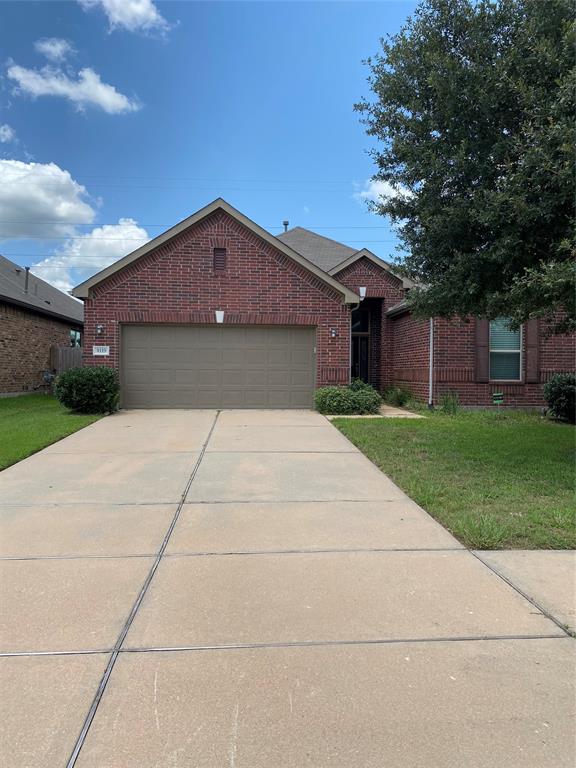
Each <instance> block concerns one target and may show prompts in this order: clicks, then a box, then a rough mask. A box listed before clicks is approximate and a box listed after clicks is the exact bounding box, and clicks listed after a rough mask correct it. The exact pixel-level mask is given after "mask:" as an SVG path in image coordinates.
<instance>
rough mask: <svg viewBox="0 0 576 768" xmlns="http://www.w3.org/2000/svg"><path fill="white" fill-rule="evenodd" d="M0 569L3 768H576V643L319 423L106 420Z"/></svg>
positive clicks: (156, 414) (52, 452)
mask: <svg viewBox="0 0 576 768" xmlns="http://www.w3.org/2000/svg"><path fill="white" fill-rule="evenodd" d="M0 556H1V558H2V559H1V560H0V570H1V575H0V586H1V595H0V600H1V606H2V611H1V614H0V625H1V632H0V636H1V648H0V650H1V651H2V657H1V658H0V668H1V675H2V682H1V685H2V696H1V699H0V750H2V753H1V754H0V765H7V766H8V765H9V766H14V768H36V767H38V768H40V766H42V768H58V767H59V766H69V768H71V766H78V768H153V767H154V768H175V767H178V766H181V767H185V768H305V767H306V766H308V767H309V768H328V767H329V766H330V768H333V767H336V768H383V767H384V766H390V768H421V766H427V768H450V766H454V767H455V768H463V767H464V766H465V768H500V766H504V765H505V766H507V768H515V767H516V766H518V768H520V767H521V768H548V767H549V768H563V767H564V766H566V768H572V767H573V765H574V760H575V756H576V755H575V751H574V735H575V731H574V721H573V719H572V717H573V713H572V712H571V709H572V708H573V702H574V697H573V693H574V692H573V683H574V671H573V670H574V666H573V661H574V656H573V647H574V646H573V642H574V641H573V640H572V639H571V638H569V637H568V636H567V635H566V633H565V632H564V630H563V629H562V628H561V626H560V623H559V622H557V621H554V620H553V619H552V618H550V617H549V615H545V614H544V613H543V612H542V611H540V610H539V609H538V608H537V607H536V605H535V604H534V603H532V602H531V601H530V600H528V599H527V598H526V597H524V596H523V595H522V594H520V592H519V591H517V590H516V589H515V588H514V587H513V586H511V584H510V583H509V582H508V581H507V580H505V579H503V578H502V577H501V576H500V575H499V574H497V573H496V572H495V570H494V569H492V568H491V567H489V565H488V564H486V563H488V562H489V560H488V558H486V563H485V562H482V561H481V560H480V559H479V558H478V557H476V556H475V554H474V553H471V552H468V551H466V550H464V549H463V548H462V547H461V546H460V545H459V544H458V542H457V541H455V540H454V539H453V538H452V537H451V536H450V535H449V534H448V533H447V532H446V531H445V530H444V529H443V528H442V527H441V526H440V525H438V524H437V523H436V522H435V521H434V520H432V519H431V518H430V517H429V516H428V515H427V514H426V513H424V512H423V511H422V510H421V509H420V508H419V507H418V506H417V505H416V504H414V503H413V502H412V501H410V500H409V499H408V498H407V497H406V496H405V495H404V494H403V493H402V492H401V491H400V490H399V489H398V488H397V487H396V486H395V485H394V484H393V483H392V482H391V481H390V480H389V479H388V478H387V477H386V476H385V475H383V474H382V473H381V472H380V471H379V470H378V469H376V467H374V466H373V465H372V464H371V463H370V462H369V461H368V460H367V459H366V458H365V457H364V456H362V455H361V454H360V453H359V452H358V451H357V450H356V449H355V448H354V447H353V446H352V445H351V444H350V443H349V442H348V441H347V440H346V439H345V438H344V437H343V436H342V435H340V433H339V432H337V431H336V429H334V427H333V426H332V425H331V424H330V423H329V422H328V421H327V420H326V419H325V418H323V417H321V416H319V415H318V414H315V413H312V412H305V411H301V412H288V411H276V412H273V411H272V412H271V411H267V412H258V411H224V412H221V413H216V412H213V411H210V412H209V411H146V412H145V411H132V412H130V411H127V412H121V413H119V414H116V415H114V416H111V417H108V418H106V419H104V420H102V421H100V422H98V423H96V424H94V425H92V426H90V427H88V428H86V429H84V430H82V431H81V432H79V433H77V434H75V435H72V436H71V437H69V438H66V439H65V440H62V441H61V442H59V443H57V444H55V445H53V446H51V447H50V448H48V449H46V450H44V451H42V452H41V453H39V454H37V455H35V456H32V457H31V458H29V459H27V460H25V461H23V462H21V463H20V464H18V465H16V466H14V467H12V468H10V469H8V470H6V471H5V472H3V473H1V474H0Z"/></svg>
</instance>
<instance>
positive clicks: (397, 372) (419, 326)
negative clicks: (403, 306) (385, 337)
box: [388, 313, 429, 401]
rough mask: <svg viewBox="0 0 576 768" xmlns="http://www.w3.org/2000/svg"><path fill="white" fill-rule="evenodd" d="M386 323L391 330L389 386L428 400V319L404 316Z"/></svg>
mask: <svg viewBox="0 0 576 768" xmlns="http://www.w3.org/2000/svg"><path fill="white" fill-rule="evenodd" d="M388 322H389V324H390V326H391V328H392V333H391V337H392V361H393V362H392V365H391V378H392V383H393V384H397V385H399V386H402V387H406V389H409V390H410V391H411V392H412V393H413V394H414V395H415V396H416V397H417V398H419V399H420V400H426V401H428V359H429V323H428V320H416V319H415V318H414V317H412V315H410V314H409V313H406V314H403V315H397V316H396V317H394V318H391V319H389V320H388Z"/></svg>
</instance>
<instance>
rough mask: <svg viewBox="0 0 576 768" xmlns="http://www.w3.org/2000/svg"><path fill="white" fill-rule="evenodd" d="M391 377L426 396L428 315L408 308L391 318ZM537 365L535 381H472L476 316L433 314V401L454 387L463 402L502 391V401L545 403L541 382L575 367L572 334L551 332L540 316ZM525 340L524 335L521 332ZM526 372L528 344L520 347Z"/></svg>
mask: <svg viewBox="0 0 576 768" xmlns="http://www.w3.org/2000/svg"><path fill="white" fill-rule="evenodd" d="M393 324H394V333H393V338H394V355H393V356H394V382H395V383H396V384H401V385H403V386H406V387H407V388H408V389H410V390H411V391H412V392H414V394H416V395H417V396H418V397H420V398H422V399H427V396H428V354H429V346H428V345H429V341H428V339H429V327H428V321H422V320H416V319H415V318H413V317H412V316H411V315H409V314H405V315H401V316H399V317H396V318H395V319H394V320H393ZM538 330H539V334H538V340H539V369H540V377H539V378H540V380H539V382H537V383H533V384H532V383H524V382H519V383H518V384H502V383H498V382H488V383H479V382H476V381H475V367H476V366H475V363H476V350H475V332H476V321H475V319H474V318H470V319H468V320H454V321H450V320H444V319H440V318H436V319H435V320H434V402H435V403H436V404H437V403H438V402H439V401H440V398H441V397H442V395H443V394H444V393H447V392H457V393H458V396H459V401H460V403H461V404H462V405H470V406H490V405H492V393H493V392H503V393H504V403H505V405H510V406H515V407H534V406H536V407H539V406H542V405H544V398H543V393H542V387H543V385H544V383H545V382H546V381H547V380H548V379H549V378H550V376H552V375H553V374H554V373H562V372H566V371H574V369H575V367H576V366H575V357H576V336H575V335H574V334H571V335H568V336H553V335H550V334H549V326H548V324H547V323H545V322H542V321H541V322H539V327H538ZM524 345H525V338H524ZM522 357H523V371H522V375H523V377H524V376H525V372H526V370H525V369H526V349H525V348H524V350H523V356H522Z"/></svg>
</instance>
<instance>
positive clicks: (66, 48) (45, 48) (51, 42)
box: [34, 37, 76, 64]
mask: <svg viewBox="0 0 576 768" xmlns="http://www.w3.org/2000/svg"><path fill="white" fill-rule="evenodd" d="M34 48H36V50H37V51H38V53H41V54H42V55H43V56H46V58H47V59H49V61H53V62H55V63H57V64H58V63H60V62H62V61H64V60H65V59H67V58H68V56H71V55H72V54H73V53H76V51H75V50H74V46H73V45H72V43H70V42H69V41H68V40H63V39H62V38H60V37H43V38H42V39H41V40H36V42H35V43H34Z"/></svg>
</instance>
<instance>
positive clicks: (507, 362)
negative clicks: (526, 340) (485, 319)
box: [490, 317, 522, 381]
mask: <svg viewBox="0 0 576 768" xmlns="http://www.w3.org/2000/svg"><path fill="white" fill-rule="evenodd" d="M521 345H522V334H521V331H520V330H517V331H512V330H510V328H509V326H508V321H507V320H506V318H504V317H500V318H498V319H497V320H492V321H491V322H490V378H491V379H492V380H493V381H520V366H521Z"/></svg>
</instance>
